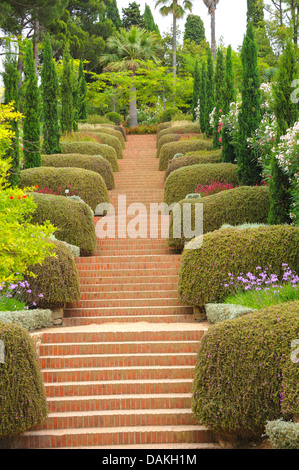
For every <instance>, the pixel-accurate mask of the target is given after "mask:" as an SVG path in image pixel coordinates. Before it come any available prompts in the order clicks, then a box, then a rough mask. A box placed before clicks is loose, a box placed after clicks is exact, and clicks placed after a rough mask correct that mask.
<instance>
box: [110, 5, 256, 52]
mask: <svg viewBox="0 0 299 470" xmlns="http://www.w3.org/2000/svg"><path fill="white" fill-rule="evenodd" d="M133 1H134V0H129V1H128V0H117V6H118V10H119V14H120V17H121V18H122V8H127V7H128V5H129V3H133ZM135 1H136V3H137V4H138V5H140V11H141V14H143V13H144V8H145V4H147V5H148V6H149V7H150V9H151V11H152V15H153V17H154V20H155V23H156V24H157V25H158V27H159V30H160V33H161V34H163V33H165V32H167V31H168V32H169V31H170V28H171V25H172V17H171V15H170V16H169V17H165V16H162V15H161V14H160V13H159V8H156V9H155V3H156V0H135ZM192 13H193V14H194V15H199V16H200V17H201V19H202V21H203V22H204V26H205V31H206V38H207V40H208V41H209V42H210V40H211V17H210V15H209V14H208V8H207V7H206V6H205V4H204V2H203V1H202V0H194V1H193V9H192ZM246 13H247V1H246V0H220V1H219V3H218V5H217V8H216V41H217V43H218V42H219V39H220V38H221V37H222V38H223V44H224V46H225V47H227V46H229V45H231V46H232V48H233V49H234V50H235V51H237V49H238V46H241V45H242V43H243V37H244V35H245V33H246ZM187 15H188V13H187ZM187 15H185V16H184V18H182V19H181V20H178V22H177V25H178V28H179V30H180V31H181V32H182V33H183V32H184V25H185V21H186V17H187Z"/></svg>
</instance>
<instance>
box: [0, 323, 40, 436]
mask: <svg viewBox="0 0 299 470" xmlns="http://www.w3.org/2000/svg"><path fill="white" fill-rule="evenodd" d="M0 340H1V341H3V345H4V354H5V357H4V362H3V364H0V390H1V393H0V410H1V419H0V438H10V437H13V436H17V435H19V434H22V433H24V432H25V431H27V430H28V429H30V428H32V427H33V426H36V425H38V424H41V423H42V422H44V420H45V419H46V418H47V402H46V393H45V387H44V383H43V379H42V375H41V371H40V366H39V359H38V356H37V352H36V347H35V344H34V342H33V340H32V338H31V336H30V334H29V333H28V331H26V330H25V329H24V328H22V327H21V326H19V325H15V324H12V323H2V322H0Z"/></svg>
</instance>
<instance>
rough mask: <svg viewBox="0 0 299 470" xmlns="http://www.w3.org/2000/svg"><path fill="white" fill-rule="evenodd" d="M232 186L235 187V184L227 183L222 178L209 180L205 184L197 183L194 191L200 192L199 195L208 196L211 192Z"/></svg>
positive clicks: (231, 187) (217, 191) (214, 192)
mask: <svg viewBox="0 0 299 470" xmlns="http://www.w3.org/2000/svg"><path fill="white" fill-rule="evenodd" d="M233 188H237V186H234V185H233V184H232V183H227V181H224V180H220V181H209V182H208V184H205V185H202V184H198V185H197V187H196V188H195V192H196V193H200V195H201V196H210V195H211V194H216V193H219V192H220V191H225V190H226V189H233Z"/></svg>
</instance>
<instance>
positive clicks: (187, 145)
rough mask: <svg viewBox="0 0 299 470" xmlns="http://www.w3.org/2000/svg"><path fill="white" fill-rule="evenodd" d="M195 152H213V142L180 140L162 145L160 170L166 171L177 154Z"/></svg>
mask: <svg viewBox="0 0 299 470" xmlns="http://www.w3.org/2000/svg"><path fill="white" fill-rule="evenodd" d="M194 150H212V141H211V140H204V139H196V140H195V139H194V140H193V139H191V140H180V141H179V142H169V143H167V144H164V145H162V147H161V150H160V153H159V170H160V171H166V170H167V167H168V162H169V160H171V159H172V158H173V157H174V155H175V154H176V153H183V154H184V155H185V153H186V152H191V151H194Z"/></svg>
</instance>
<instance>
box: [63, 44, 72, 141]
mask: <svg viewBox="0 0 299 470" xmlns="http://www.w3.org/2000/svg"><path fill="white" fill-rule="evenodd" d="M73 113H74V111H73V76H72V64H71V56H70V48H69V44H67V45H66V47H65V50H64V55H63V70H62V77H61V131H62V133H65V132H72V130H73Z"/></svg>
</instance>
